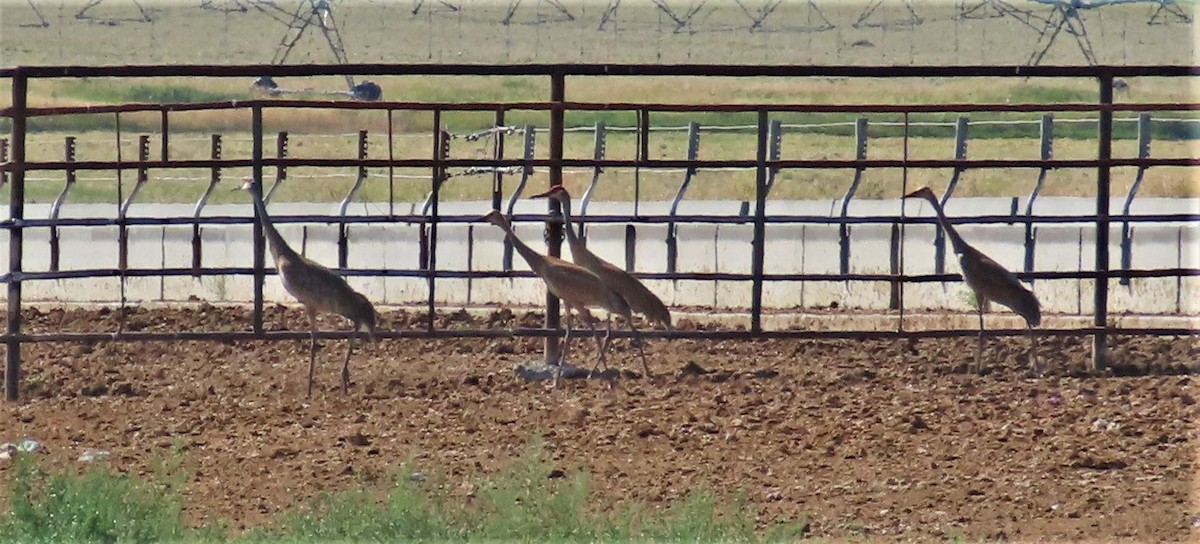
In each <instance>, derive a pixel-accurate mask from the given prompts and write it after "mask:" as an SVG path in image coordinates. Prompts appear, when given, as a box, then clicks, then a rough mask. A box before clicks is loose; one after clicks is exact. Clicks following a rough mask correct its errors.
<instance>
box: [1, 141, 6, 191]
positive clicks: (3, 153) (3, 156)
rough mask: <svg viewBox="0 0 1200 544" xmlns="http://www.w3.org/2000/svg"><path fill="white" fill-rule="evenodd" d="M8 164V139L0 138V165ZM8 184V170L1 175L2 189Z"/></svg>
mask: <svg viewBox="0 0 1200 544" xmlns="http://www.w3.org/2000/svg"><path fill="white" fill-rule="evenodd" d="M5 162H8V138H0V163H5ZM6 183H8V170H5V171H4V172H2V173H0V187H4V185H5V184H6Z"/></svg>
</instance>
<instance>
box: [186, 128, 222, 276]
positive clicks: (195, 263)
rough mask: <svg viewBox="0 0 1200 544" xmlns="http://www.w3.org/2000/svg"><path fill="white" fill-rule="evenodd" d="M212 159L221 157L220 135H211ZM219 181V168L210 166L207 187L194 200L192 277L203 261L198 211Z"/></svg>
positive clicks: (198, 270) (206, 203)
mask: <svg viewBox="0 0 1200 544" xmlns="http://www.w3.org/2000/svg"><path fill="white" fill-rule="evenodd" d="M210 156H211V157H212V159H213V160H214V161H215V160H219V159H220V158H221V135H220V134H213V135H212V147H211V151H210ZM220 182H221V168H220V167H218V166H214V167H212V169H211V170H209V177H208V189H207V190H205V191H204V194H203V195H201V196H200V200H198V201H196V209H195V210H193V211H192V217H193V218H194V219H195V220H196V222H195V223H192V277H194V278H199V277H200V266H201V262H202V261H203V258H202V257H203V247H204V242H203V237H202V236H201V231H202V230H203V229H202V228H201V227H200V212H201V211H202V210H204V207H205V206H206V205H208V199H209V197H211V196H212V194H213V191H214V190H215V189H216V188H217V184H218V183H220Z"/></svg>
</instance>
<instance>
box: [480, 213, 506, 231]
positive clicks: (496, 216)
mask: <svg viewBox="0 0 1200 544" xmlns="http://www.w3.org/2000/svg"><path fill="white" fill-rule="evenodd" d="M479 220H480V221H487V222H488V223H491V224H493V225H496V226H497V227H500V228H502V229H507V228H508V218H507V217H504V214H503V213H501V212H500V210H492V211H491V213H489V214H487V215H485V216H483V217H480V218H479Z"/></svg>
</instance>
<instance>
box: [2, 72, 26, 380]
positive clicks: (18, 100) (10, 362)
mask: <svg viewBox="0 0 1200 544" xmlns="http://www.w3.org/2000/svg"><path fill="white" fill-rule="evenodd" d="M28 84H29V80H28V79H27V78H26V77H25V73H24V71H22V70H21V69H19V68H18V69H17V70H16V72H15V73H14V74H13V76H12V108H10V110H11V111H12V158H11V159H10V161H9V163H8V166H7V168H6V169H5V172H7V173H8V174H9V175H10V176H11V178H10V184H9V197H8V216H9V217H10V218H12V219H14V220H20V219H23V218H24V217H25V136H26V127H27V125H26V122H27V121H28V120H27V119H26V117H25V107H26V105H27V103H26V100H27V99H28V89H29V88H28ZM24 240H25V233H24V231H23V230H22V229H21V228H20V227H17V228H14V229H12V230H11V231H9V233H8V273H9V274H10V275H11V274H19V273H20V272H21V271H22V263H21V259H22V257H23V256H24V253H23V252H24V248H25V244H24ZM5 331H6V335H7V336H8V337H9V338H10V339H9V340H7V341H6V342H5V344H6V345H7V347H8V349H7V353H6V364H5V371H4V398H5V400H7V401H9V402H16V401H17V400H18V398H19V395H20V386H21V340H19V339H15V338H12V337H13V336H15V335H19V334H21V281H20V280H19V279H18V280H16V281H11V282H9V283H8V326H7V328H6V329H5Z"/></svg>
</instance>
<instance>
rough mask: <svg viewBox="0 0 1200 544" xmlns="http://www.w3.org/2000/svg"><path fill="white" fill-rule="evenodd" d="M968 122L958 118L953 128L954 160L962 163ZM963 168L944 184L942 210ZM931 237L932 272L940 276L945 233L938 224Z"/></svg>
mask: <svg viewBox="0 0 1200 544" xmlns="http://www.w3.org/2000/svg"><path fill="white" fill-rule="evenodd" d="M967 123H968V120H967V118H966V117H959V118H958V123H957V124H956V125H955V126H954V160H956V161H962V160H966V158H967V137H968V136H967V127H968V124H967ZM963 170H964V169H963V168H960V167H958V166H955V167H954V172H953V173H952V174H951V175H950V182H949V183H947V184H946V190H945V191H944V192H943V193H942V199H941V205H942V209H946V203H947V202H949V201H950V197H951V196H953V195H954V189H955V188H957V187H958V180H959V179H960V178H961V177H962V173H963ZM934 233H935V234H934V236H933V252H934V257H933V258H934V263H933V267H934V270H935V271H936V272H937V273H938V274H941V273H942V272H945V271H946V231H945V230H944V229H942V225H941V224H940V223H939V224H938V225H937V226H936V227H935V228H934Z"/></svg>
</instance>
